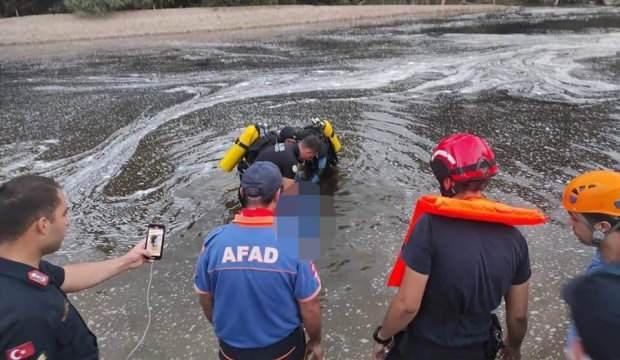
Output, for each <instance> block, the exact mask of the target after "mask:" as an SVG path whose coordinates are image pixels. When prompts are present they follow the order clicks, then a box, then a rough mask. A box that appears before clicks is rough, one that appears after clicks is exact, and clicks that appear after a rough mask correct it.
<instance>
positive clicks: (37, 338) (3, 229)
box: [0, 175, 148, 360]
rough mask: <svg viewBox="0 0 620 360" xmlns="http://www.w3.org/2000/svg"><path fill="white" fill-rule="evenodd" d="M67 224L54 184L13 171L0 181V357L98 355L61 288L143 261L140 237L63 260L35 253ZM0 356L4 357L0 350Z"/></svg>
mask: <svg viewBox="0 0 620 360" xmlns="http://www.w3.org/2000/svg"><path fill="white" fill-rule="evenodd" d="M68 225H69V217H68V208H67V204H66V201H65V195H64V194H63V192H62V190H61V188H60V185H58V183H56V182H55V181H54V180H52V179H49V178H45V177H41V176H31V175H26V176H21V177H18V178H15V179H13V180H11V181H8V182H6V183H4V184H2V185H0V289H2V290H1V291H2V296H0V359H9V360H24V359H41V360H43V359H47V360H54V359H59V360H64V359H80V360H83V359H98V358H99V353H98V350H97V339H96V337H95V335H93V333H91V332H90V330H89V329H88V327H87V326H86V323H85V322H84V320H83V319H82V317H81V316H80V314H79V313H78V311H77V310H76V309H75V308H74V307H73V305H72V304H71V302H70V301H69V299H68V298H67V295H66V294H65V293H71V292H76V291H80V290H83V289H88V288H90V287H93V286H95V285H97V284H99V283H101V282H103V281H105V280H106V279H109V278H111V277H113V276H115V275H118V274H120V273H122V272H124V271H126V270H130V269H134V268H137V267H139V266H140V265H142V264H144V263H145V262H147V261H148V260H147V258H146V255H148V253H147V252H146V250H144V242H143V243H141V244H138V245H136V247H134V248H133V249H132V250H131V251H129V252H128V253H127V254H126V255H124V256H121V257H119V258H116V259H112V260H108V261H101V262H96V263H84V264H74V265H67V266H65V267H64V268H63V267H59V266H56V265H53V264H51V263H49V262H47V261H44V260H41V257H42V256H44V255H47V254H51V253H53V252H55V251H56V250H58V249H59V248H60V246H61V245H62V241H63V239H64V237H65V232H66V229H67V226H68ZM2 356H4V357H2Z"/></svg>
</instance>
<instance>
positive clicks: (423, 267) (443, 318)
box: [373, 133, 546, 360]
mask: <svg viewBox="0 0 620 360" xmlns="http://www.w3.org/2000/svg"><path fill="white" fill-rule="evenodd" d="M430 166H431V169H432V171H433V173H434V175H435V177H436V178H437V180H438V181H439V186H440V191H441V194H442V196H432V195H426V196H422V197H421V198H420V199H419V200H418V201H417V204H416V207H415V211H414V214H413V216H412V220H411V222H410V225H409V230H408V231H407V235H406V236H405V239H404V245H403V248H402V251H401V253H400V255H399V257H398V258H397V261H396V264H395V266H394V268H393V270H392V272H391V275H390V278H389V280H388V286H398V287H399V290H398V292H397V294H396V296H395V297H394V298H393V299H392V301H391V303H390V306H389V308H388V310H387V313H386V315H385V317H384V320H383V322H382V324H381V326H379V327H377V328H376V329H375V332H374V334H373V340H374V341H375V346H374V350H373V356H374V359H384V358H385V359H390V360H393V359H394V360H395V359H412V358H415V359H416V360H426V359H428V360H431V359H460V360H470V359H471V360H474V359H475V360H483V359H494V358H495V356H496V354H497V352H498V351H499V348H500V347H501V343H502V334H501V325H500V324H499V321H498V320H497V317H496V316H495V315H494V314H493V311H494V310H495V309H497V307H498V306H499V305H500V303H501V301H502V298H504V299H505V300H506V322H507V325H508V331H507V337H506V339H505V343H506V347H505V350H504V358H505V359H520V347H521V343H522V341H523V338H524V337H525V334H526V331H527V305H528V286H529V285H528V284H529V278H530V275H531V270H530V260H529V251H528V246H527V242H526V240H525V238H524V237H523V235H522V234H521V232H520V231H519V230H518V229H517V228H516V227H515V225H525V224H529V225H533V224H539V223H542V222H544V221H546V218H545V216H544V214H542V213H541V212H539V211H536V210H529V209H520V208H513V207H510V206H508V205H505V204H500V203H497V202H494V201H492V200H489V199H486V198H485V196H484V195H483V191H484V190H485V188H486V186H487V184H488V183H489V181H490V179H491V178H492V177H493V176H495V175H496V174H497V173H498V171H499V168H498V165H497V163H496V161H495V154H494V153H493V150H492V149H491V148H490V146H489V145H488V144H487V142H486V141H485V140H484V139H482V138H480V137H478V136H475V135H472V134H466V133H459V134H454V135H451V136H448V137H445V138H443V139H441V140H440V142H439V144H437V146H436V147H435V148H434V149H433V152H432V155H431V162H430Z"/></svg>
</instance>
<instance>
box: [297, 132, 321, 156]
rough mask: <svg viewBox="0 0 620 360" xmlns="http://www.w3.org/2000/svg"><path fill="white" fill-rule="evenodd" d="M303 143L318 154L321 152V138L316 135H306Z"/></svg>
mask: <svg viewBox="0 0 620 360" xmlns="http://www.w3.org/2000/svg"><path fill="white" fill-rule="evenodd" d="M301 144H302V145H303V146H304V147H305V148H308V149H310V150H312V151H313V152H315V153H317V154H318V153H320V152H321V139H319V137H318V136H316V135H308V136H306V137H305V138H303V140H301Z"/></svg>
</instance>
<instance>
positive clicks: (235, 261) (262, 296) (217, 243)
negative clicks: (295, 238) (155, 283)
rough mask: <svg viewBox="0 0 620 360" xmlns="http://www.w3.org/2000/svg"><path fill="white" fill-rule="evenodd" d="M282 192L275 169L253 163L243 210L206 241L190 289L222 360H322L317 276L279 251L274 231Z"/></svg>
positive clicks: (243, 192) (245, 177)
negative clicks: (195, 294) (212, 331)
mask: <svg viewBox="0 0 620 360" xmlns="http://www.w3.org/2000/svg"><path fill="white" fill-rule="evenodd" d="M281 188H282V175H281V174H280V170H279V169H278V167H277V166H276V165H275V164H273V163H271V162H266V161H257V162H255V163H254V164H252V165H251V166H250V167H249V168H248V169H247V170H246V171H245V173H244V175H243V179H242V180H241V196H242V197H243V198H244V204H245V207H244V208H243V209H242V210H241V213H240V214H238V215H237V216H236V217H235V219H234V220H233V223H232V224H228V225H225V226H222V227H219V228H216V229H215V230H213V231H212V232H211V233H210V234H209V235H207V237H206V238H205V242H204V245H203V249H202V253H201V254H200V257H199V259H198V263H197V266H196V276H195V279H194V286H195V288H196V291H197V292H198V296H199V300H200V304H201V306H202V309H203V311H204V314H205V316H206V317H207V319H208V320H209V322H211V323H213V325H214V326H215V334H216V335H217V337H218V339H219V343H220V352H219V358H220V359H224V360H225V359H235V360H245V359H248V360H249V359H251V360H267V359H269V360H272V359H285V358H286V359H288V360H298V359H299V360H301V359H304V358H305V357H306V355H307V354H308V355H309V354H311V355H313V356H314V358H313V359H315V360H321V359H322V358H323V350H322V348H321V308H320V304H319V296H318V295H319V292H320V290H321V282H320V279H319V276H318V273H317V271H316V268H315V266H314V264H312V263H311V262H309V261H303V260H300V259H299V258H297V257H294V256H291V254H289V253H288V252H287V251H286V250H284V249H283V244H280V243H279V240H278V238H277V236H276V231H275V228H274V210H275V208H276V204H277V202H278V200H279V198H280V191H281ZM304 328H305V330H306V332H307V333H308V337H309V341H308V343H307V344H306V341H305V334H304ZM306 349H307V350H306Z"/></svg>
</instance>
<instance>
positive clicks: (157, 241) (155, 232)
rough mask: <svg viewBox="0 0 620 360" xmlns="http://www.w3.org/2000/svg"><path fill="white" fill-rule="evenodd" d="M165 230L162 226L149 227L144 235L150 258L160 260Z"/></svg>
mask: <svg viewBox="0 0 620 360" xmlns="http://www.w3.org/2000/svg"><path fill="white" fill-rule="evenodd" d="M165 232H166V228H165V227H164V226H163V225H149V228H148V231H147V233H146V250H147V251H148V252H149V254H150V256H151V258H153V259H155V260H159V259H161V257H162V255H163V252H164V233H165Z"/></svg>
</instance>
